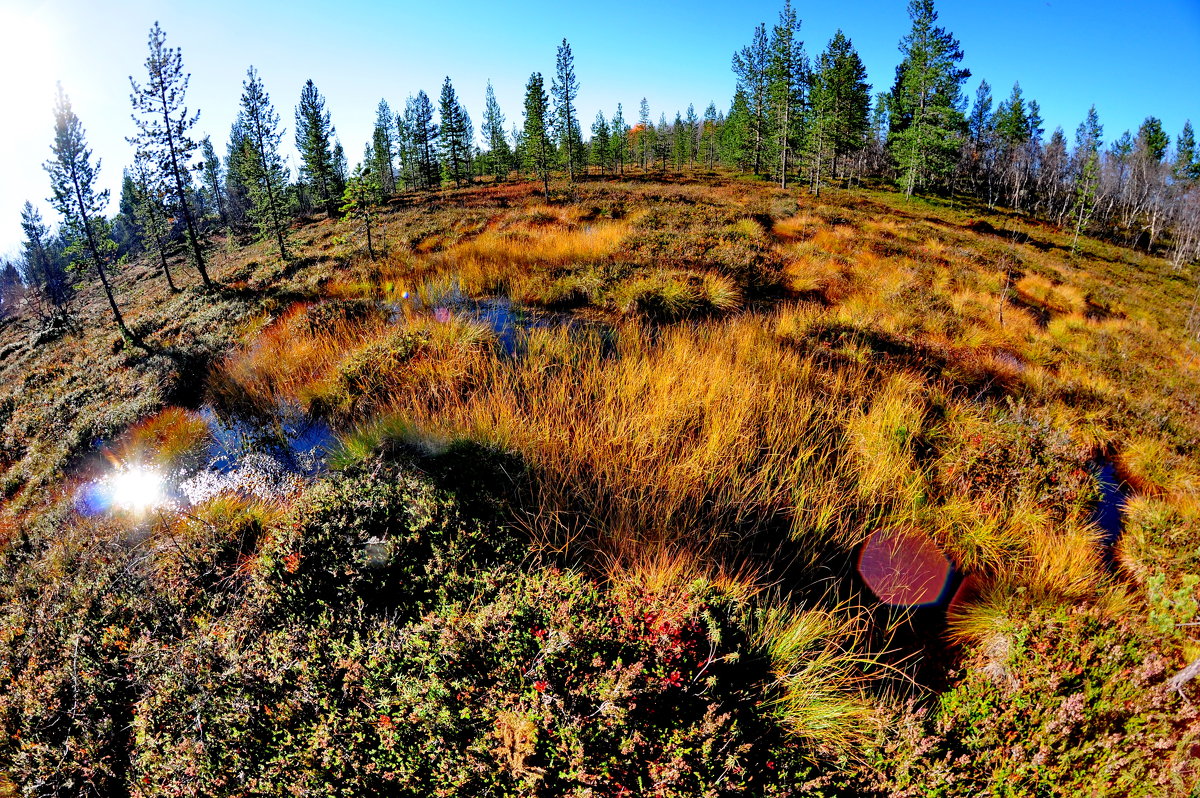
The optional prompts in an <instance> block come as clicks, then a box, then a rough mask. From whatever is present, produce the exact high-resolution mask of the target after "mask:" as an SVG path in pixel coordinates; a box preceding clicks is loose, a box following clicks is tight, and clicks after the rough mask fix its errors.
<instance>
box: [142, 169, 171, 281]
mask: <svg viewBox="0 0 1200 798" xmlns="http://www.w3.org/2000/svg"><path fill="white" fill-rule="evenodd" d="M133 169H134V173H133V177H132V179H131V182H132V183H133V184H134V186H135V189H134V214H135V216H136V218H137V224H138V227H139V228H140V229H141V232H142V240H143V241H144V242H146V248H147V249H149V250H152V251H153V252H154V253H155V254H157V255H158V260H159V263H160V264H161V265H162V270H163V276H165V277H166V278H167V287H168V288H169V289H170V290H171V292H172V293H175V292H176V291H178V290H179V289H178V288H177V287H176V285H175V279H174V278H173V277H172V276H171V265H170V264H169V263H168V262H167V251H168V249H169V245H170V237H171V225H170V223H169V222H168V221H167V213H168V209H167V207H166V205H165V203H164V202H163V199H164V198H165V197H166V196H167V190H166V188H165V187H164V186H163V185H162V182H161V179H160V176H159V175H158V173H157V171H156V170H155V169H154V168H153V164H151V163H149V162H148V161H147V160H146V159H145V158H138V159H136V160H135V161H134V167H133Z"/></svg>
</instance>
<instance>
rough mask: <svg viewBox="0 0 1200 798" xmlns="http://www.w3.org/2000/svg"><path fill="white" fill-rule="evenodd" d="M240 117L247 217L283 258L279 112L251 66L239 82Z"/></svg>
mask: <svg viewBox="0 0 1200 798" xmlns="http://www.w3.org/2000/svg"><path fill="white" fill-rule="evenodd" d="M241 120H242V126H243V128H244V130H245V138H246V142H247V145H248V153H247V154H248V156H249V157H247V158H245V159H244V161H243V163H242V165H241V168H242V176H243V179H244V181H245V183H246V185H247V188H248V189H249V194H250V216H251V218H252V219H253V220H254V222H255V223H256V224H257V226H258V231H259V234H260V235H262V236H264V237H265V236H274V238H275V243H276V244H277V245H278V246H279V257H280V259H282V260H287V258H288V249H287V228H288V221H289V219H288V214H287V208H286V206H285V202H286V190H287V183H288V175H287V168H286V167H285V166H284V164H283V158H282V157H281V156H280V154H279V142H280V141H281V140H282V139H283V130H282V129H280V127H279V114H278V113H276V111H275V107H274V106H273V105H271V98H270V96H269V95H268V94H267V90H266V89H265V88H264V87H263V83H262V80H261V79H260V78H259V77H258V72H257V71H256V70H255V69H254V67H250V69H249V70H248V71H247V72H246V80H245V81H243V83H242V108H241Z"/></svg>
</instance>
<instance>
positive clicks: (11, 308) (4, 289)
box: [0, 261, 25, 319]
mask: <svg viewBox="0 0 1200 798" xmlns="http://www.w3.org/2000/svg"><path fill="white" fill-rule="evenodd" d="M24 295H25V284H24V283H22V282H21V274H20V272H18V271H17V267H16V266H15V265H14V264H13V262H12V261H5V262H4V265H3V267H0V319H11V318H13V317H14V316H16V315H17V313H18V312H19V311H20V308H21V299H22V297H23V296H24Z"/></svg>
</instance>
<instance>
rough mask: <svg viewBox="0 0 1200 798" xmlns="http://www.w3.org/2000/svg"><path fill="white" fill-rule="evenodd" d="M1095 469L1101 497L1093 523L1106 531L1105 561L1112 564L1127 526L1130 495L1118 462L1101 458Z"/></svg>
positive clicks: (1104, 539) (1103, 543)
mask: <svg viewBox="0 0 1200 798" xmlns="http://www.w3.org/2000/svg"><path fill="white" fill-rule="evenodd" d="M1095 469H1096V484H1097V486H1098V487H1099V488H1100V498H1099V499H1097V501H1096V506H1095V507H1093V508H1092V523H1094V524H1095V525H1096V526H1098V527H1100V529H1101V530H1103V532H1104V537H1103V538H1102V539H1101V545H1102V553H1103V555H1104V560H1105V562H1106V563H1107V564H1108V565H1110V566H1111V565H1113V564H1114V562H1115V549H1116V545H1117V541H1118V540H1120V538H1121V532H1122V530H1123V529H1124V527H1125V502H1126V500H1127V499H1128V498H1129V495H1128V491H1127V489H1126V487H1125V484H1124V483H1123V482H1122V481H1121V478H1120V477H1119V476H1117V466H1116V463H1114V462H1113V461H1112V460H1109V459H1108V458H1100V459H1099V460H1097V461H1096V463H1095Z"/></svg>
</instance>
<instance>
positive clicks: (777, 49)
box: [767, 0, 808, 188]
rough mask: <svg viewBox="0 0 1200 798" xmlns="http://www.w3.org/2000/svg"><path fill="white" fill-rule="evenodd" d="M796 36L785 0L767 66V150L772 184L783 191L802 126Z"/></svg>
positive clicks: (802, 65)
mask: <svg viewBox="0 0 1200 798" xmlns="http://www.w3.org/2000/svg"><path fill="white" fill-rule="evenodd" d="M799 34H800V21H799V20H798V19H797V18H796V12H795V10H794V9H793V8H792V3H791V0H786V2H785V3H784V6H783V11H781V12H780V14H779V23H778V24H777V25H776V26H775V28H774V30H773V31H772V36H771V44H770V57H769V59H768V62H767V105H768V113H769V121H768V126H769V130H770V137H769V147H770V153H771V156H772V161H773V169H774V174H775V180H776V182H778V183H779V186H780V188H786V187H787V176H788V173H789V171H790V170H791V169H792V166H793V163H794V160H795V158H794V154H795V149H796V146H797V143H798V141H799V140H800V137H801V134H802V131H803V126H804V102H805V97H804V94H805V92H804V89H805V85H806V82H807V80H808V57H807V56H806V55H805V54H804V42H802V41H801V40H800V38H799Z"/></svg>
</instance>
